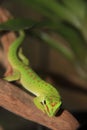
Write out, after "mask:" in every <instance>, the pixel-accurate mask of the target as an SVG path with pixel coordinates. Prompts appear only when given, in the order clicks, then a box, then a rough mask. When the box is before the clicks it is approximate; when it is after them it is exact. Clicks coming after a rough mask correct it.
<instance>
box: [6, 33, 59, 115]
mask: <svg viewBox="0 0 87 130" xmlns="http://www.w3.org/2000/svg"><path fill="white" fill-rule="evenodd" d="M19 34H20V36H19V37H18V38H17V39H16V40H15V41H14V42H13V43H12V44H11V46H10V47H9V51H8V60H9V63H10V64H11V66H12V69H13V73H12V74H11V75H9V76H6V77H5V78H4V79H5V80H7V81H16V80H19V81H20V83H21V84H22V85H23V87H24V88H25V89H27V90H28V91H30V92H31V93H32V94H34V95H35V98H34V104H35V105H36V106H37V107H38V108H39V109H40V110H42V111H43V112H45V113H47V115H48V116H54V115H55V114H56V112H57V111H58V110H59V108H60V106H61V97H60V94H59V92H58V91H57V90H56V89H55V88H54V87H53V86H52V85H50V84H49V83H47V82H45V81H44V80H42V79H41V78H40V77H39V76H38V75H37V74H36V73H35V72H34V71H33V70H32V69H31V68H30V66H29V62H28V59H27V58H26V57H25V56H24V55H23V53H22V50H21V49H19V50H18V48H19V46H20V44H21V43H22V41H23V40H24V37H25V34H24V32H23V31H20V32H19Z"/></svg>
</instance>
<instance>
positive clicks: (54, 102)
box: [42, 96, 62, 117]
mask: <svg viewBox="0 0 87 130" xmlns="http://www.w3.org/2000/svg"><path fill="white" fill-rule="evenodd" d="M61 104H62V102H61V99H60V97H55V96H53V97H52V96H50V97H47V96H46V97H45V98H44V100H43V102H42V105H43V107H44V111H45V113H47V115H48V116H50V117H51V116H54V115H55V114H56V113H57V111H58V110H59V108H60V106H61Z"/></svg>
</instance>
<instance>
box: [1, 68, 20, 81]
mask: <svg viewBox="0 0 87 130" xmlns="http://www.w3.org/2000/svg"><path fill="white" fill-rule="evenodd" d="M3 79H4V80H6V81H16V80H19V79H20V72H19V71H18V70H15V69H14V70H13V72H12V74H10V75H8V76H6V77H4V78H3Z"/></svg>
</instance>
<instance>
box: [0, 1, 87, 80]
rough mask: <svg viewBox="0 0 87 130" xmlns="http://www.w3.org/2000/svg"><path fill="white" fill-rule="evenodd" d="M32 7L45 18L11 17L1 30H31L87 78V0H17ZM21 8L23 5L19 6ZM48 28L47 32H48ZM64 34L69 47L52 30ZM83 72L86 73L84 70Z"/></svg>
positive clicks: (0, 27) (1, 26)
mask: <svg viewBox="0 0 87 130" xmlns="http://www.w3.org/2000/svg"><path fill="white" fill-rule="evenodd" d="M13 2H17V3H18V4H19V5H20V4H22V5H23V6H27V7H29V8H30V7H32V8H33V10H34V11H35V12H36V11H37V12H38V13H39V14H41V16H42V17H43V19H41V20H32V19H28V18H26V19H24V18H22V19H20V18H17V19H16V18H15V19H11V20H9V21H8V22H6V23H3V24H0V29H1V30H16V31H18V30H21V29H22V30H28V29H30V28H31V30H30V31H31V34H32V36H33V37H37V38H38V39H40V40H42V41H44V42H45V43H47V44H48V45H49V46H50V47H52V48H54V49H56V50H57V51H58V52H60V53H61V54H63V56H64V57H65V58H67V60H68V61H69V62H71V63H72V64H73V65H74V66H75V67H76V70H77V71H78V69H77V68H79V71H78V72H79V73H80V72H83V73H84V75H83V76H84V77H85V78H87V2H86V0H15V1H14V0H13ZM19 8H20V6H19ZM46 30H47V31H46ZM51 32H52V33H53V32H54V33H56V34H57V35H60V36H61V37H62V38H63V39H65V41H67V44H68V46H65V45H64V44H63V43H62V42H60V41H58V40H55V39H54V38H53V37H52V36H51V35H50V33H51ZM80 74H82V73H80Z"/></svg>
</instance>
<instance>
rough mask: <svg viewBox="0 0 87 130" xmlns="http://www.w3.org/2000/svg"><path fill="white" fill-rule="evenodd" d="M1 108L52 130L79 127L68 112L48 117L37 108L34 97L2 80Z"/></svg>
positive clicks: (0, 86)
mask: <svg viewBox="0 0 87 130" xmlns="http://www.w3.org/2000/svg"><path fill="white" fill-rule="evenodd" d="M0 106H2V107H3V108H5V109H7V110H9V111H11V112H13V113H15V114H17V115H20V116H22V117H23V118H25V119H28V120H31V121H34V122H37V123H39V124H42V125H44V126H46V127H48V128H50V129H52V130H76V129H77V128H78V127H79V123H78V121H77V120H76V119H75V118H74V117H73V116H72V115H71V114H70V113H69V112H68V111H67V110H64V111H63V112H62V113H61V114H60V115H59V116H57V117H48V116H47V115H46V114H45V113H43V112H41V111H40V110H39V109H37V108H36V106H35V105H34V103H33V97H31V96H30V95H29V94H28V93H26V92H24V91H23V90H21V89H20V88H18V87H17V86H14V85H13V84H10V83H8V82H6V81H3V80H1V79H0Z"/></svg>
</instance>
